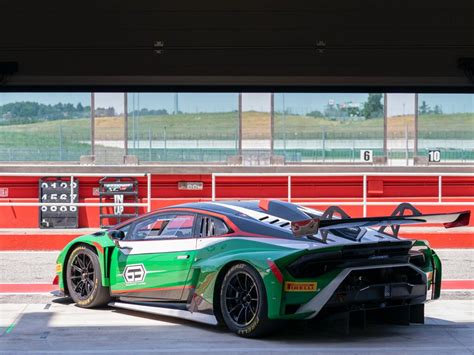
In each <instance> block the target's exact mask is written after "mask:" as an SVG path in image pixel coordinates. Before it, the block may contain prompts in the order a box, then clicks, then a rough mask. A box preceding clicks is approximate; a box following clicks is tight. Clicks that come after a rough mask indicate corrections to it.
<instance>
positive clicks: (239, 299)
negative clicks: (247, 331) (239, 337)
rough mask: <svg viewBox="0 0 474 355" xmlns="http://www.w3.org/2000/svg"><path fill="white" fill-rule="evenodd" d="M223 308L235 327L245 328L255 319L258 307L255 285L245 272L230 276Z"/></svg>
mask: <svg viewBox="0 0 474 355" xmlns="http://www.w3.org/2000/svg"><path fill="white" fill-rule="evenodd" d="M225 298H226V302H225V307H226V310H227V312H228V314H229V315H230V318H231V319H232V320H233V321H234V322H235V324H236V325H238V326H241V327H245V326H247V325H249V324H250V323H252V321H253V320H254V319H255V317H256V315H257V311H258V306H259V302H258V301H259V294H258V289H257V284H256V283H255V281H254V279H253V278H252V276H251V275H250V274H249V273H247V272H246V271H241V272H238V273H236V274H234V275H233V276H232V278H231V279H230V280H229V282H228V284H227V288H226V297H225Z"/></svg>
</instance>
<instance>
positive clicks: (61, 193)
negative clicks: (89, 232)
mask: <svg viewBox="0 0 474 355" xmlns="http://www.w3.org/2000/svg"><path fill="white" fill-rule="evenodd" d="M78 192H79V186H78V181H77V180H76V179H74V180H73V182H72V188H71V179H70V178H44V179H40V182H39V202H44V203H51V204H52V205H48V206H40V208H39V225H40V228H45V229H47V228H77V227H78V226H79V223H78V222H79V219H78V216H79V213H78V209H77V206H61V205H60V204H61V203H71V202H73V203H77V202H79V196H78ZM56 204H57V205H56Z"/></svg>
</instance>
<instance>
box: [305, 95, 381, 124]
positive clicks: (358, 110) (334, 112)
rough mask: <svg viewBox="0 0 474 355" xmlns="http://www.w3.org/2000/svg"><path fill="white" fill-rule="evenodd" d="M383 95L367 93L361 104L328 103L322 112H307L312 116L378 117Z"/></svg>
mask: <svg viewBox="0 0 474 355" xmlns="http://www.w3.org/2000/svg"><path fill="white" fill-rule="evenodd" d="M382 100H383V95H382V94H369V96H368V98H367V101H366V102H364V103H363V104H361V105H349V104H336V103H333V104H328V105H327V106H326V108H325V109H324V112H321V111H318V110H315V111H312V112H310V113H308V114H307V115H308V116H312V117H327V118H357V117H365V118H367V119H368V118H380V117H383V102H382Z"/></svg>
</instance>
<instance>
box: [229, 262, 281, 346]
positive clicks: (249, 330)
mask: <svg viewBox="0 0 474 355" xmlns="http://www.w3.org/2000/svg"><path fill="white" fill-rule="evenodd" d="M220 308H221V314H222V318H223V320H224V322H225V324H226V325H227V327H228V328H229V329H230V330H231V331H233V332H235V333H236V334H238V335H240V336H243V337H248V338H253V337H259V336H263V335H266V334H268V333H270V332H271V331H273V330H274V329H275V326H276V322H275V321H272V320H270V319H268V316H267V314H268V307H267V294H266V291H265V285H264V283H263V281H262V278H261V277H260V275H259V274H258V272H257V271H256V270H255V269H254V268H252V267H251V266H249V265H247V264H237V265H234V266H233V267H231V268H230V269H229V271H228V272H227V274H226V275H225V276H224V280H223V281H222V286H221V292H220Z"/></svg>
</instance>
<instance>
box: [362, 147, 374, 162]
mask: <svg viewBox="0 0 474 355" xmlns="http://www.w3.org/2000/svg"><path fill="white" fill-rule="evenodd" d="M360 160H362V161H363V162H364V163H372V162H373V160H374V152H373V151H372V150H370V149H365V150H361V151H360Z"/></svg>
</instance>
